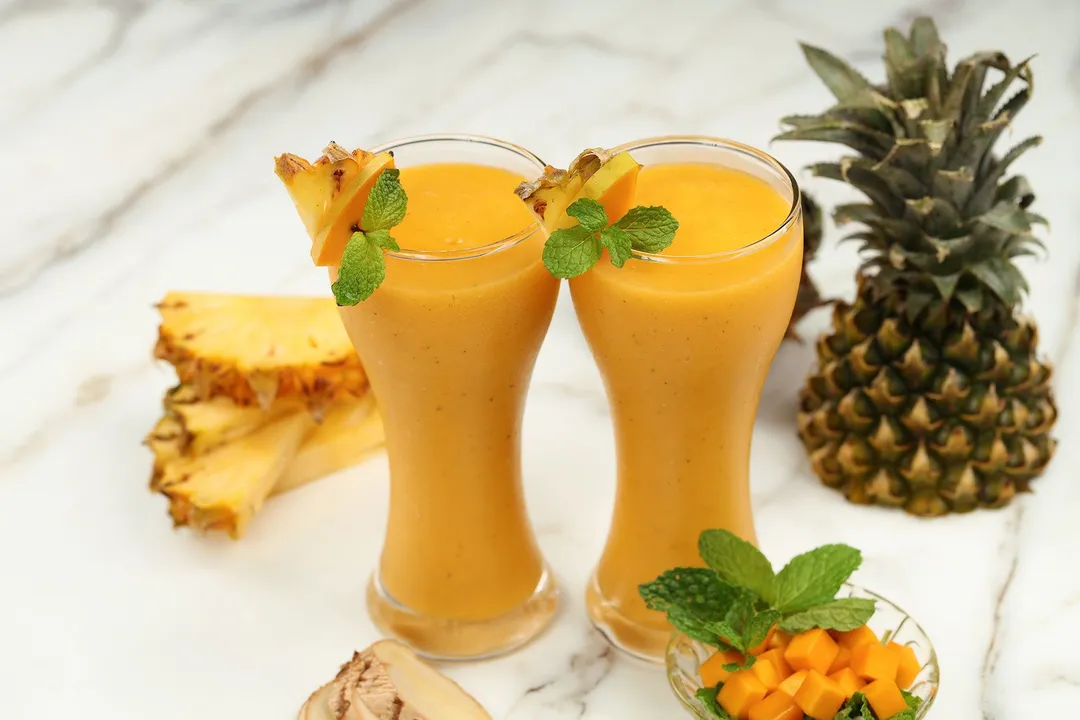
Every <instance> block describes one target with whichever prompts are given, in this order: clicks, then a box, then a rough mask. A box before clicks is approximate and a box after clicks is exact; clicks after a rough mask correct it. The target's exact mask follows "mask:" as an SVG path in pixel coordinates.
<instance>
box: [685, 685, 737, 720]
mask: <svg viewBox="0 0 1080 720" xmlns="http://www.w3.org/2000/svg"><path fill="white" fill-rule="evenodd" d="M718 692H720V687H719V686H717V687H711V688H699V689H698V691H697V692H696V693H694V697H696V698H697V699H698V700H699V701H700V702H701V705H702V707H704V708H705V710H706V712H708V713H709V714H710V715H712V716H713V717H714V718H717V719H718V720H733V718H732V717H731V716H730V715H728V714H727V710H725V709H724V708H722V707H721V706H720V703H718V702H717V701H716V694H717V693H718Z"/></svg>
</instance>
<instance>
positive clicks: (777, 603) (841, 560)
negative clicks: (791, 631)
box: [766, 545, 862, 615]
mask: <svg viewBox="0 0 1080 720" xmlns="http://www.w3.org/2000/svg"><path fill="white" fill-rule="evenodd" d="M861 564H862V553H860V552H859V551H858V550H856V549H855V548H853V547H849V546H847V545H822V546H821V547H819V548H817V549H815V550H811V551H810V552H808V553H803V554H802V555H798V556H796V557H794V558H792V560H791V562H789V563H788V564H787V565H785V566H784V568H783V569H782V570H781V571H780V572H778V573H777V574H776V595H775V597H774V598H771V599H770V598H766V600H770V602H771V604H772V605H773V606H774V607H776V608H777V609H779V610H780V611H781V612H783V613H784V614H785V615H786V614H790V613H795V612H800V611H802V610H806V609H807V608H810V607H813V606H814V605H821V604H822V603H826V602H829V601H830V600H832V599H833V598H834V597H836V593H837V591H839V590H840V587H841V586H842V585H843V584H844V582H846V581H847V579H848V578H849V577H851V573H853V572H855V570H856V569H858V567H859V565H861Z"/></svg>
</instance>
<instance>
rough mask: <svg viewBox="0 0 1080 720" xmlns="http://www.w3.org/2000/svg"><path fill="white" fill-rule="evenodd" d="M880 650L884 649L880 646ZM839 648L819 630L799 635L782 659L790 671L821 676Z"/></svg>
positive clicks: (826, 634) (830, 665)
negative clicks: (809, 672) (785, 661)
mask: <svg viewBox="0 0 1080 720" xmlns="http://www.w3.org/2000/svg"><path fill="white" fill-rule="evenodd" d="M878 647H881V648H882V650H884V649H885V648H884V647H883V646H881V645H879V646H878ZM839 653H840V646H839V645H837V644H836V641H835V640H833V639H832V637H830V636H829V633H827V632H825V631H824V630H822V629H821V628H814V629H813V630H807V631H806V632H803V633H799V634H798V635H796V636H795V637H793V638H792V639H791V644H790V645H788V646H787V649H785V650H784V659H785V660H787V663H788V665H790V666H791V669H792V670H816V671H817V672H818V673H819V674H821V675H822V676H824V675H825V673H827V672H828V671H829V668H830V667H832V664H833V660H835V659H836V656H837V655H838V654H839Z"/></svg>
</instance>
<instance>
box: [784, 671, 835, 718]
mask: <svg viewBox="0 0 1080 720" xmlns="http://www.w3.org/2000/svg"><path fill="white" fill-rule="evenodd" d="M846 701H847V697H846V696H845V695H844V691H843V690H842V689H841V688H840V686H839V685H837V684H836V683H835V682H834V681H832V680H830V679H829V678H827V677H825V676H824V675H822V674H821V673H819V672H818V671H817V670H811V671H810V672H809V673H807V675H806V680H804V681H803V684H802V687H800V688H799V692H797V693H795V704H796V705H798V706H799V707H800V708H802V711H803V712H804V713H806V714H807V715H809V716H810V717H812V718H814V720H832V719H833V716H835V715H836V713H838V712H839V711H840V708H841V706H843V704H844V703H845V702H846Z"/></svg>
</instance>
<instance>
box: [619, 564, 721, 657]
mask: <svg viewBox="0 0 1080 720" xmlns="http://www.w3.org/2000/svg"><path fill="white" fill-rule="evenodd" d="M638 594H639V595H641V598H642V600H644V601H645V607H647V608H649V609H650V610H657V611H659V612H663V613H666V614H667V619H668V622H670V623H671V624H672V625H673V626H674V627H675V629H676V630H678V631H679V632H681V633H683V634H684V635H686V636H687V637H690V638H693V639H694V640H697V641H699V642H703V643H705V644H707V645H713V646H714V647H717V648H719V649H721V650H731V649H741V648H733V647H732V645H731V644H730V643H729V642H728V641H727V639H726V638H728V637H730V636H733V635H734V636H736V638H737V636H738V635H739V633H738V632H736V631H735V630H734V629H733V628H731V627H729V626H727V625H726V624H725V622H724V618H725V616H726V615H727V612H728V610H729V609H730V607H731V605H732V604H733V603H734V602H735V601H736V599H737V598H738V597H739V595H740V591H739V590H738V589H737V588H733V587H731V586H730V585H727V584H725V583H723V582H721V581H720V578H718V577H717V576H716V573H714V572H713V571H712V570H709V569H708V568H675V569H674V570H668V571H667V572H665V573H664V574H662V575H660V576H659V577H658V578H656V579H655V580H653V581H652V582H647V583H642V584H641V585H640V586H638Z"/></svg>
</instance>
